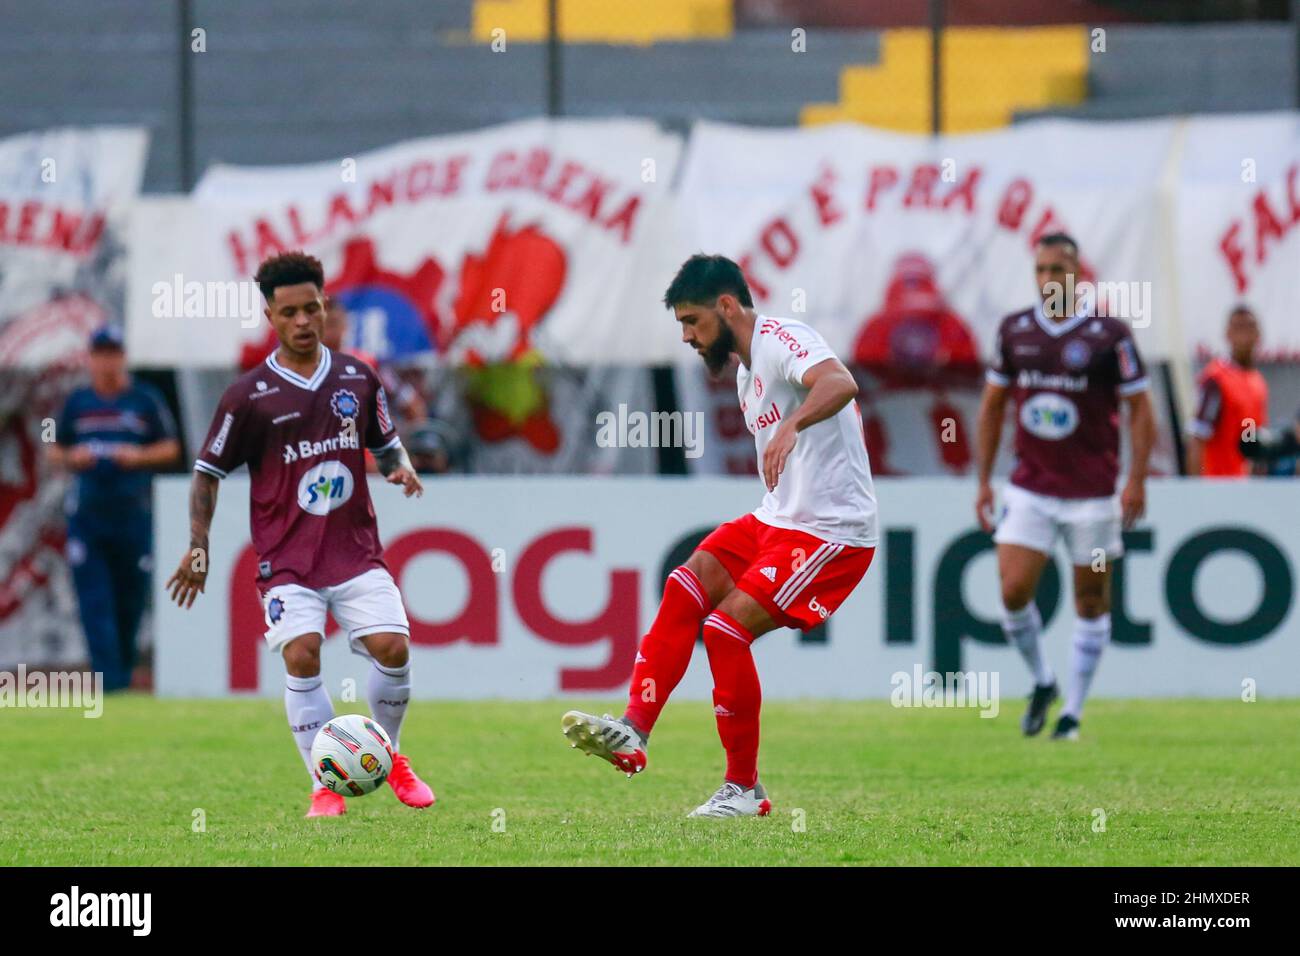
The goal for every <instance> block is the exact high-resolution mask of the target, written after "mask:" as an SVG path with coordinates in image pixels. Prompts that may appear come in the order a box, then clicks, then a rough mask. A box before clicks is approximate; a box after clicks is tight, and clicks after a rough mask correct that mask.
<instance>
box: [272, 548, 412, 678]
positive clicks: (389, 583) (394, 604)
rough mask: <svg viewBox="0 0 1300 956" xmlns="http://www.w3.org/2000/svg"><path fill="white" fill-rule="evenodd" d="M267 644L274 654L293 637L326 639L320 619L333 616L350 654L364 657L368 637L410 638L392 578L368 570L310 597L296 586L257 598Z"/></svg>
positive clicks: (309, 592) (280, 586)
mask: <svg viewBox="0 0 1300 956" xmlns="http://www.w3.org/2000/svg"><path fill="white" fill-rule="evenodd" d="M262 612H263V613H264V614H265V616H266V643H267V646H268V647H270V648H271V650H273V651H275V652H276V653H277V654H278V653H280V651H282V650H283V649H284V645H286V644H288V643H289V642H290V641H292V640H293V639H294V638H295V637H301V636H302V635H304V634H320V635H321V636H322V637H323V636H324V635H325V614H326V612H328V613H330V614H333V615H334V620H336V621H337V622H338V624H339V627H341V628H342V629H343V631H344V633H345V634H347V636H348V644H349V646H351V648H352V653H354V654H360V655H361V656H362V657H369V656H370V652H369V651H367V650H366V645H365V644H363V643H362V642H361V638H363V637H365V636H366V635H368V634H405V635H407V636H408V637H409V636H410V633H411V628H410V624H409V623H408V622H407V620H406V609H405V608H404V607H402V595H401V592H400V591H398V590H397V584H396V583H395V582H394V581H393V576H392V575H391V574H389V573H388V572H387V571H385V570H384V569H383V568H371V569H370V570H369V571H366V572H364V573H362V574H358V575H357V576H356V577H355V578H350V579H348V580H347V581H344V582H343V583H342V584H335V585H333V586H332V587H328V588H321V589H320V590H319V591H313V590H312V589H311V588H305V587H303V586H302V585H300V584H277V585H276V586H275V587H273V588H271V589H270V590H268V591H267V592H266V594H265V595H263V596H262Z"/></svg>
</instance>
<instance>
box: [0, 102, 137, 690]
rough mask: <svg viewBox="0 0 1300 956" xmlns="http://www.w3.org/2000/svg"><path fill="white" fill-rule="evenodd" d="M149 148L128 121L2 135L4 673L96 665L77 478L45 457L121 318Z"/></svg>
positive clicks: (0, 639) (0, 598)
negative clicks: (70, 527)
mask: <svg viewBox="0 0 1300 956" xmlns="http://www.w3.org/2000/svg"><path fill="white" fill-rule="evenodd" d="M147 145H148V134H147V133H146V132H145V131H144V130H143V129H135V128H127V127H89V128H72V127H69V128H63V129H51V130H45V131H42V132H36V133H25V134H23V135H20V136H10V137H7V138H5V139H0V668H5V667H12V666H14V665H15V664H17V663H28V664H34V665H58V664H73V663H78V662H82V661H85V660H86V657H87V652H86V646H85V641H84V640H83V638H82V635H81V624H80V622H79V620H78V618H77V606H76V597H75V595H74V594H73V591H72V586H71V582H70V576H69V573H68V568H67V565H66V563H65V562H64V556H63V545H64V537H65V535H64V518H63V507H62V505H63V494H64V491H65V490H66V488H67V482H66V479H65V478H64V477H63V476H61V475H58V474H55V473H53V472H52V471H51V469H50V468H49V465H48V462H47V459H46V456H45V454H44V450H45V447H46V445H45V443H47V442H49V441H51V440H52V439H53V438H54V435H53V433H52V431H51V428H52V424H51V423H52V422H53V421H54V420H55V419H57V417H58V414H59V412H60V410H61V409H62V406H63V401H64V399H65V398H66V397H67V394H68V392H69V391H70V390H71V389H72V388H73V387H74V386H75V385H78V384H81V380H82V379H83V378H84V372H85V362H86V354H87V353H86V347H87V340H88V338H89V336H90V333H91V331H93V330H94V329H96V328H98V327H99V326H101V325H104V324H105V323H107V322H120V321H121V314H122V307H123V300H124V295H125V284H126V252H125V237H124V229H125V220H126V217H127V215H128V213H129V211H130V208H131V204H132V203H133V202H134V201H135V199H136V196H137V194H138V193H139V190H140V182H141V179H142V178H143V176H144V164H145V154H146V149H147Z"/></svg>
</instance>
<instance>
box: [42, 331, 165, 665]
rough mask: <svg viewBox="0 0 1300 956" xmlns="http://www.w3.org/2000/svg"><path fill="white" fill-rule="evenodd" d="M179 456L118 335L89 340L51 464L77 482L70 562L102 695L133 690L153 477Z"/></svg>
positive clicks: (156, 397)
mask: <svg viewBox="0 0 1300 956" xmlns="http://www.w3.org/2000/svg"><path fill="white" fill-rule="evenodd" d="M180 452H181V446H180V442H179V441H178V440H177V437H176V422H175V419H173V417H172V414H171V412H170V411H169V410H168V408H167V403H166V402H165V401H164V400H163V397H162V396H161V395H160V394H159V393H158V392H157V390H155V389H154V388H153V387H151V386H149V385H146V384H144V383H143V382H135V381H132V379H131V377H130V375H129V374H128V373H127V371H126V355H125V352H124V350H123V347H122V335H121V332H119V331H118V330H117V329H116V328H113V327H111V326H105V327H104V328H101V329H99V330H98V331H96V332H95V333H94V334H93V335H92V336H91V338H90V384H89V385H87V386H83V387H81V388H78V389H76V390H75V391H73V392H72V394H71V395H69V396H68V400H67V403H66V404H65V405H64V407H63V413H62V415H61V416H60V417H59V420H58V422H57V423H56V425H55V444H54V445H52V446H51V447H50V459H51V463H52V464H53V465H54V466H55V467H56V468H61V469H66V470H68V471H71V472H73V473H74V474H73V479H72V483H71V485H70V486H69V489H68V498H67V502H66V510H67V515H68V547H67V557H68V564H69V566H70V567H71V568H72V580H73V583H74V585H75V586H76V589H77V604H78V608H79V610H80V613H81V626H82V629H83V630H84V631H85V633H86V644H87V646H88V648H89V651H90V664H91V667H92V668H93V669H94V670H95V671H98V672H101V673H102V674H103V675H104V689H105V690H121V689H123V688H125V687H129V686H130V684H131V670H132V668H133V667H134V666H135V661H136V632H137V631H138V630H139V627H140V618H141V616H142V615H143V613H144V609H145V604H146V601H147V599H148V595H149V582H150V580H151V573H152V570H153V568H152V561H153V502H152V497H151V496H152V483H153V475H152V472H154V471H156V470H158V469H160V468H166V467H167V466H169V465H172V464H174V463H175V462H176V461H177V460H178V459H179V458H180Z"/></svg>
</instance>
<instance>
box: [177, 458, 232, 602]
mask: <svg viewBox="0 0 1300 956" xmlns="http://www.w3.org/2000/svg"><path fill="white" fill-rule="evenodd" d="M219 484H220V481H219V480H218V479H217V478H216V477H215V476H213V475H209V474H206V473H205V472H202V471H196V472H195V473H194V481H193V483H192V484H191V485H190V547H189V550H187V551H186V552H185V555H184V557H182V558H181V563H180V565H179V566H178V567H177V568H176V571H175V573H173V574H172V576H171V578H170V579H168V581H167V584H166V587H167V589H168V590H170V591H171V598H172V600H173V601H175V602H176V603H177V604H178V605H179V606H181V607H183V608H188V607H191V606H192V605H193V604H194V599H195V598H196V597H198V596H199V594H200V593H201V592H202V591H203V589H204V587H205V586H206V584H207V580H208V529H209V528H211V527H212V515H213V514H214V513H215V512H216V510H217V486H218V485H219Z"/></svg>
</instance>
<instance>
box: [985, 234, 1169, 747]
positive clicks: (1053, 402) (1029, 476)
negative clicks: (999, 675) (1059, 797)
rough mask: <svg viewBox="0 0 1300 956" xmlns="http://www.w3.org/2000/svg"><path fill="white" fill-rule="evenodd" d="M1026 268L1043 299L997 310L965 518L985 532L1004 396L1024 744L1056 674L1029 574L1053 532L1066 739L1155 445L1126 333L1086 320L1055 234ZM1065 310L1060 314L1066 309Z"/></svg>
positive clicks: (1004, 525)
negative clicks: (1063, 586)
mask: <svg viewBox="0 0 1300 956" xmlns="http://www.w3.org/2000/svg"><path fill="white" fill-rule="evenodd" d="M1034 255H1035V258H1034V269H1035V274H1036V277H1037V282H1038V287H1039V294H1040V296H1041V298H1042V301H1041V302H1040V303H1039V304H1038V305H1037V306H1035V307H1034V308H1032V309H1025V310H1024V311H1023V312H1017V313H1015V314H1013V315H1009V316H1007V317H1006V318H1005V319H1003V320H1002V324H1001V325H1000V326H999V328H998V338H997V345H996V347H995V349H994V356H993V364H992V366H991V367H990V368H989V370H988V372H987V375H986V383H985V386H984V395H983V400H982V401H981V404H980V411H979V454H978V468H979V472H978V473H979V491H978V493H977V495H976V499H975V511H976V515H977V517H978V518H979V522H980V525H981V526H982V527H983V528H984V530H985V531H994V520H993V489H992V487H991V485H990V484H989V479H990V476H991V475H992V472H993V462H994V459H995V458H996V457H997V451H998V443H999V441H1000V439H1001V436H1002V423H1003V420H1004V414H1003V413H1004V411H1005V408H1006V402H1007V399H1008V397H1010V398H1012V399H1013V400H1014V402H1015V410H1016V438H1015V452H1016V459H1017V460H1016V467H1015V470H1014V471H1013V472H1012V474H1011V480H1010V481H1009V483H1008V484H1007V486H1006V487H1005V488H1004V489H1003V493H1002V514H1001V517H1000V518H999V519H998V520H997V522H996V531H994V535H993V540H994V541H995V542H996V543H997V553H998V573H999V575H1000V577H1001V580H1002V604H1003V608H1004V610H1003V618H1002V630H1003V632H1004V633H1005V634H1006V635H1007V640H1008V641H1009V642H1010V643H1011V644H1013V645H1015V647H1016V648H1017V649H1018V650H1019V651H1020V654H1021V656H1022V657H1023V658H1024V659H1025V663H1026V664H1028V665H1029V669H1030V671H1031V672H1032V674H1033V676H1034V690H1033V693H1032V694H1030V697H1029V708H1028V710H1027V711H1026V712H1025V715H1024V717H1023V719H1022V720H1021V729H1022V730H1023V732H1024V733H1025V735H1026V736H1033V735H1034V734H1037V733H1038V732H1039V731H1040V730H1042V728H1043V724H1044V722H1045V721H1046V719H1047V710H1048V708H1049V707H1050V706H1051V704H1052V701H1054V700H1055V699H1056V698H1057V696H1058V692H1057V686H1056V677H1055V676H1054V675H1053V673H1052V669H1051V667H1050V666H1049V665H1048V663H1047V660H1046V658H1045V657H1044V656H1043V649H1042V642H1041V639H1040V631H1041V630H1042V619H1041V617H1040V616H1039V613H1038V608H1037V607H1036V606H1035V605H1034V601H1033V599H1034V593H1035V592H1036V591H1037V589H1038V580H1039V578H1040V577H1041V575H1042V573H1043V568H1044V567H1045V566H1046V564H1047V560H1048V556H1049V555H1050V554H1051V551H1052V548H1053V547H1054V546H1055V543H1056V539H1057V537H1058V536H1059V537H1061V538H1062V539H1064V541H1065V545H1066V550H1067V551H1068V552H1069V557H1070V563H1071V564H1072V565H1074V607H1075V612H1076V614H1077V617H1076V621H1075V630H1074V643H1073V647H1072V652H1071V657H1070V669H1071V671H1072V675H1071V676H1072V681H1071V684H1070V687H1069V694H1068V697H1067V699H1066V702H1065V706H1064V707H1063V708H1062V710H1061V714H1060V718H1059V719H1058V720H1057V723H1056V728H1055V730H1054V731H1053V733H1052V737H1053V739H1075V738H1077V737H1078V735H1079V721H1080V719H1081V718H1082V715H1083V702H1084V699H1085V698H1086V697H1087V694H1088V688H1089V686H1090V685H1091V683H1092V678H1093V675H1094V674H1095V673H1096V671H1097V664H1098V662H1099V661H1100V659H1101V654H1102V651H1103V649H1104V648H1105V647H1106V644H1107V643H1108V642H1109V640H1110V630H1111V628H1110V563H1111V562H1112V561H1114V560H1115V559H1117V558H1119V557H1120V556H1121V555H1123V553H1124V544H1123V539H1122V537H1121V528H1128V527H1131V526H1132V525H1133V524H1134V522H1136V521H1137V520H1138V519H1139V518H1140V517H1141V516H1142V514H1143V512H1144V510H1145V508H1146V490H1145V488H1146V485H1145V482H1146V476H1147V462H1148V460H1149V459H1150V456H1151V446H1152V444H1153V443H1154V441H1155V418H1154V415H1153V413H1152V410H1151V399H1150V396H1149V394H1148V391H1147V375H1146V370H1145V369H1144V367H1143V365H1142V359H1141V357H1140V356H1139V355H1138V351H1137V346H1136V344H1135V343H1134V341H1133V335H1132V332H1131V330H1130V329H1129V327H1128V326H1127V325H1126V324H1125V323H1124V322H1122V321H1120V320H1119V319H1117V318H1113V317H1107V316H1101V315H1097V314H1095V312H1093V311H1091V310H1090V309H1089V307H1088V304H1087V301H1086V298H1087V297H1083V299H1084V301H1080V297H1077V296H1071V297H1070V298H1071V299H1072V301H1070V302H1069V305H1068V308H1066V307H1057V305H1056V303H1057V302H1058V301H1063V298H1062V296H1061V292H1062V290H1070V291H1075V290H1076V281H1077V276H1078V274H1079V251H1078V246H1077V245H1076V244H1075V242H1074V240H1073V239H1071V238H1070V237H1069V236H1067V235H1065V234H1064V233H1052V234H1049V235H1045V236H1043V237H1042V238H1041V239H1040V240H1039V241H1038V243H1037V246H1036V247H1035V254H1034ZM1067 312H1068V314H1066V313H1067ZM1121 400H1123V402H1124V404H1126V405H1127V406H1128V411H1129V429H1130V442H1129V444H1130V453H1131V461H1130V462H1129V473H1128V480H1127V481H1126V482H1125V484H1124V489H1123V491H1122V492H1121V493H1120V494H1119V496H1118V497H1117V496H1116V494H1115V485H1116V480H1117V479H1118V477H1119V405H1120V401H1121Z"/></svg>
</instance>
